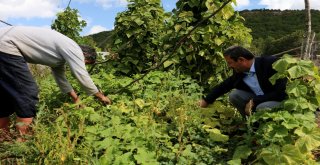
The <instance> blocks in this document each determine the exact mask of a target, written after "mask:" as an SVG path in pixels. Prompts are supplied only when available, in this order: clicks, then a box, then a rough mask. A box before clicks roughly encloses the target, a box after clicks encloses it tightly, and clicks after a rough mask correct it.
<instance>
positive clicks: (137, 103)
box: [134, 99, 145, 109]
mask: <svg viewBox="0 0 320 165" xmlns="http://www.w3.org/2000/svg"><path fill="white" fill-rule="evenodd" d="M134 103H135V104H136V105H138V106H139V108H141V109H142V108H143V107H144V105H145V102H144V100H142V99H136V100H134Z"/></svg>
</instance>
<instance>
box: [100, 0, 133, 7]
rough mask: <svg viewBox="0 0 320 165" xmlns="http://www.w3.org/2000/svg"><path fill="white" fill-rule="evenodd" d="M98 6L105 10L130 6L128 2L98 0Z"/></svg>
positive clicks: (123, 0)
mask: <svg viewBox="0 0 320 165" xmlns="http://www.w3.org/2000/svg"><path fill="white" fill-rule="evenodd" d="M96 3H98V5H101V6H102V7H103V8H105V9H107V8H111V7H118V6H126V5H127V4H128V2H127V0H96Z"/></svg>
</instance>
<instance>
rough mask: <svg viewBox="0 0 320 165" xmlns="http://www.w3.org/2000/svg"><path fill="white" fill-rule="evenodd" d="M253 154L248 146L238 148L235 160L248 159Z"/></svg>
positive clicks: (234, 156) (234, 155)
mask: <svg viewBox="0 0 320 165" xmlns="http://www.w3.org/2000/svg"><path fill="white" fill-rule="evenodd" d="M251 153H252V151H251V149H250V148H249V147H248V146H246V145H243V146H238V147H237V148H236V150H235V152H234V153H233V157H232V158H233V159H240V160H241V159H247V158H248V157H249V156H250V154H251Z"/></svg>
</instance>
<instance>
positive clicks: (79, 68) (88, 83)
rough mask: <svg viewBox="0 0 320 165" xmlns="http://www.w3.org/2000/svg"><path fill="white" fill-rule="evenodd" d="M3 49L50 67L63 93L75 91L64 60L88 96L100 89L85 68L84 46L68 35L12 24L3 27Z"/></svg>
mask: <svg viewBox="0 0 320 165" xmlns="http://www.w3.org/2000/svg"><path fill="white" fill-rule="evenodd" d="M0 51H1V52H4V53H7V54H10V55H17V56H23V57H24V58H25V60H26V61H27V62H29V63H33V64H42V65H46V66H49V67H51V69H52V73H53V76H54V78H55V80H56V82H57V84H58V86H59V87H60V89H61V91H62V92H63V93H68V92H70V91H72V90H73V88H72V86H71V85H70V83H69V82H68V80H67V79H66V76H65V63H67V64H68V65H69V66H70V70H71V72H72V74H73V75H74V76H75V77H76V79H77V80H78V81H79V83H80V84H81V86H82V88H83V89H84V90H85V92H86V93H87V94H88V95H92V94H95V93H97V92H98V89H97V87H96V86H95V85H94V83H93V81H92V79H91V78H90V75H89V73H88V72H87V70H86V67H85V63H84V56H83V53H82V50H81V48H80V47H79V45H78V44H77V43H75V42H74V41H73V40H71V39H70V38H68V37H66V36H65V35H63V34H61V33H59V32H57V31H54V30H51V29H47V28H41V27H27V26H10V27H3V28H0Z"/></svg>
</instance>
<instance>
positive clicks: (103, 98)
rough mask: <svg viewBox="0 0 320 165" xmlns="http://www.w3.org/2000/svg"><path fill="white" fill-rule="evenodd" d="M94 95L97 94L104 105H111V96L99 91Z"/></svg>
mask: <svg viewBox="0 0 320 165" xmlns="http://www.w3.org/2000/svg"><path fill="white" fill-rule="evenodd" d="M94 96H96V97H97V98H98V99H99V101H100V102H102V103H103V104H104V105H111V104H112V101H111V99H109V97H107V96H105V95H103V94H102V93H101V92H97V93H96V94H94Z"/></svg>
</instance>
